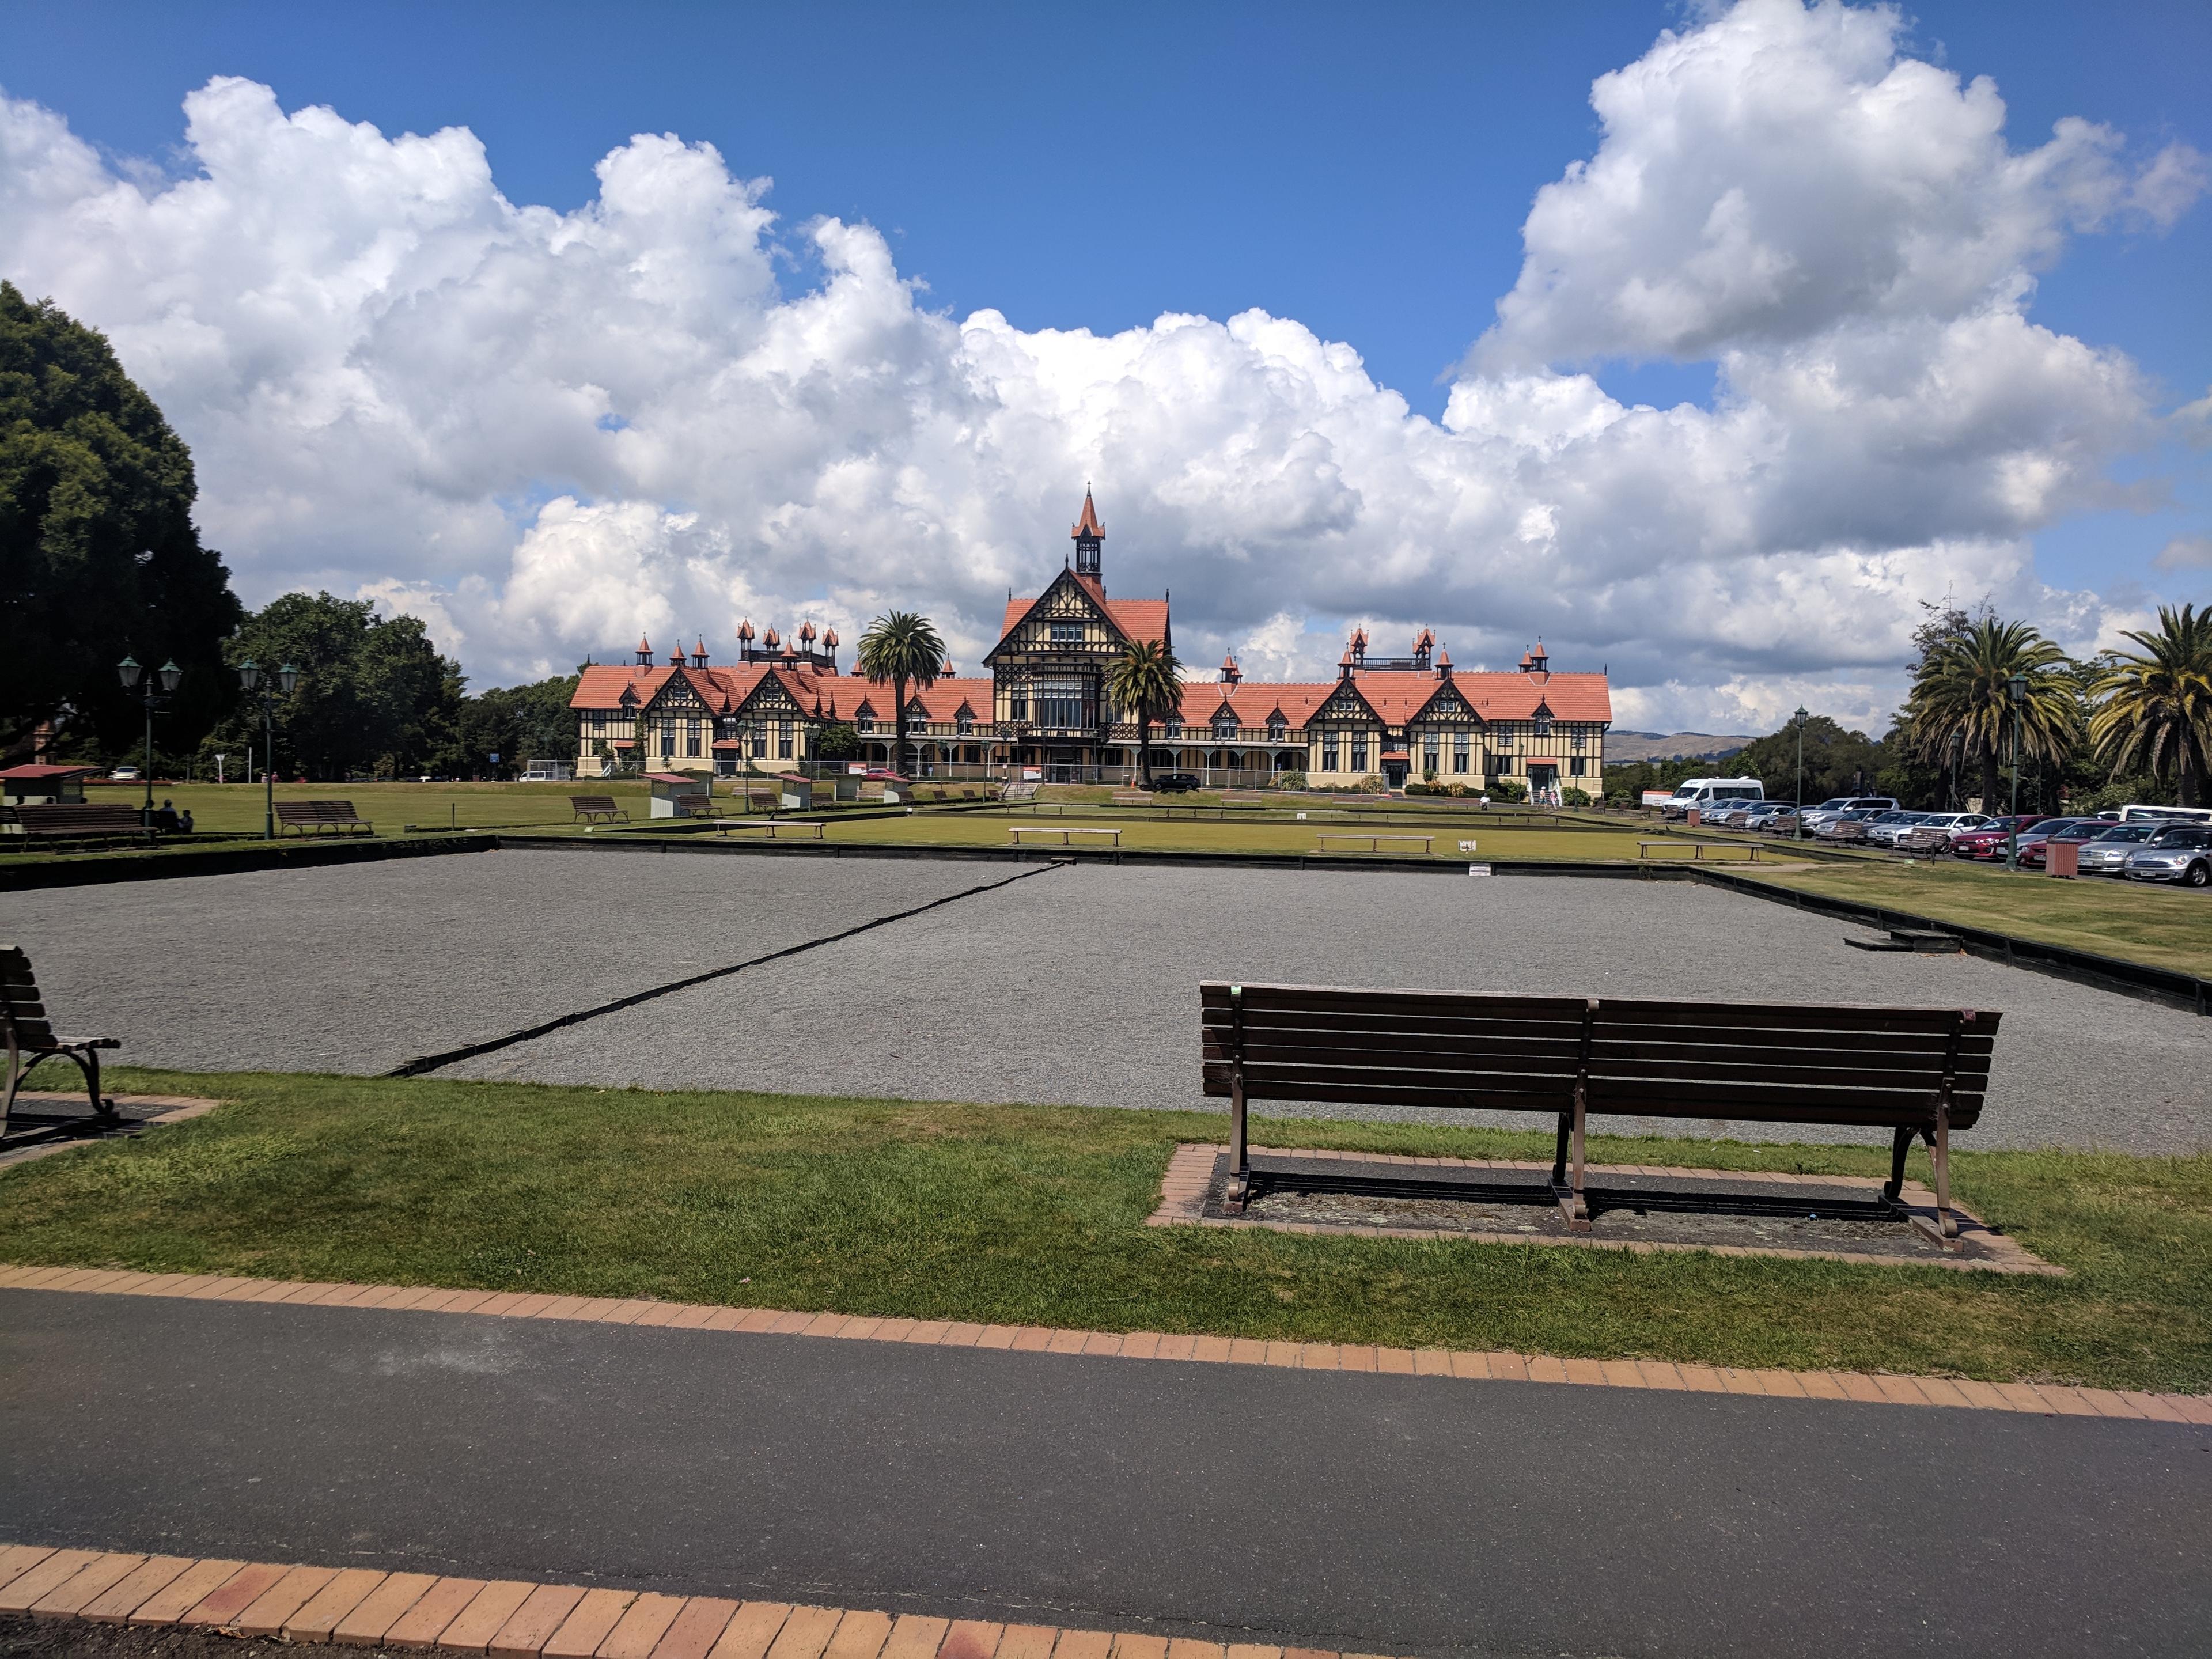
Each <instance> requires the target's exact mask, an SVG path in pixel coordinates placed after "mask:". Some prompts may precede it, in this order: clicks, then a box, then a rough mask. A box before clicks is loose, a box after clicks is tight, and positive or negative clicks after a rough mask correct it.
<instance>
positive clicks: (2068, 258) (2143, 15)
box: [0, 0, 2212, 597]
mask: <svg viewBox="0 0 2212 1659" xmlns="http://www.w3.org/2000/svg"><path fill="white" fill-rule="evenodd" d="M1701 15H1702V14H1699V13H1698V12H1694V11H1691V10H1687V9H1684V8H1680V7H1677V6H1669V5H1650V4H1595V3H1587V4H1576V5H1571V6H1559V7H1514V6H1506V5H1488V4H1485V5H1474V4H1460V5H1401V6H1384V7H1368V8H1347V7H1343V6H1304V5H1264V6H1261V5H1251V6H1243V5H1231V4H1216V5H1209V6H1204V7H1191V6H1188V5H1177V6H1164V5H1143V4H1135V5H1129V4H1125V5H1117V6H1114V7H1091V8H1079V7H1074V6H1058V5H1053V6H1046V5H1037V6H1012V5H995V6H937V7H910V6H859V5H838V4H824V5H811V6H807V7H804V8H797V7H794V8H787V9H770V8H766V7H757V6H748V7H736V6H705V5H684V6H672V5H659V6H656V5H638V4H633V5H628V6H624V7H621V8H608V7H605V6H604V5H593V6H580V5H566V4H542V3H541V4H533V5H531V6H527V7H518V6H499V5H488V4H479V5H474V6H470V7H465V8H455V7H449V6H428V5H421V6H416V5H361V6H353V7H347V8H336V7H313V8H303V7H300V6H297V5H251V4H233V5H222V4H203V5H196V6H192V7H186V8H178V7H173V6H167V5H164V6H153V5H128V4H123V5H116V4H111V5H97V6H91V5H88V6H79V7H69V8H64V7H57V6H29V5H18V6H14V7H11V8H10V9H9V14H8V27H7V30H6V38H5V40H4V44H0V88H4V90H5V91H6V93H8V94H10V95H12V96H14V97H15V98H18V99H27V100H35V101H36V102H37V103H39V104H41V105H43V106H46V107H47V108H49V109H51V110H52V111H54V112H58V114H60V115H61V116H63V117H64V118H66V120H67V121H68V123H69V125H70V130H71V131H73V132H74V133H76V135H77V136H79V137H82V138H85V139H88V140H89V141H91V142H92V143H94V144H96V145H97V146H99V147H100V149H102V150H103V151H104V152H106V153H107V154H108V155H110V156H111V157H112V158H113V159H114V161H115V163H116V165H117V166H118V167H124V166H125V158H152V159H153V160H155V161H157V162H161V163H162V164H164V165H167V166H168V167H173V168H175V169H179V170H180V171H186V172H189V171H190V170H191V169H192V168H193V167H195V166H196V165H197V162H196V161H195V160H194V158H192V157H191V155H189V154H187V153H185V152H184V151H183V150H181V149H180V148H179V146H180V143H181V140H182V137H183V135H184V130H185V128H184V118H183V115H182V113H181V112H180V110H179V102H180V100H182V98H183V97H184V96H185V94H187V93H188V92H190V91H191V89H193V88H197V87H199V86H200V85H202V84H203V83H204V82H206V81H207V80H208V79H209V78H210V76H217V75H224V76H243V77H246V78H248V79H250V80H252V81H257V82H263V83H265V84H266V85H268V86H269V87H270V88H272V89H273V90H274V92H275V94H276V97H277V99H278V100H281V103H282V106H283V109H284V110H286V111H294V110H297V109H299V108H301V106H308V105H316V104H326V105H329V106H331V107H332V108H334V109H335V110H336V111H337V112H338V113H339V114H340V115H342V116H343V118H345V119H346V120H348V121H352V122H366V123H369V124H372V125H374V127H376V128H378V129H380V131H382V132H383V133H385V134H386V135H392V136H396V135H398V134H399V133H402V132H407V131H412V132H420V133H428V132H430V131H435V130H437V129H441V128H444V127H448V126H455V125H459V126H465V127H466V128H467V129H468V130H469V131H471V132H472V133H473V134H474V135H475V136H476V137H477V138H478V139H480V140H481V141H482V143H483V146H484V148H485V150H486V152H487V154H488V155H489V162H490V167H491V170H492V173H493V176H494V178H495V180H496V184H497V186H498V188H499V190H500V191H501V192H502V193H503V194H504V195H505V196H506V197H507V199H509V200H510V201H513V202H515V203H519V204H545V205H547V206H550V207H551V208H554V209H556V210H561V211H563V212H568V211H573V210H577V209H579V208H580V207H583V206H585V205H586V204H589V203H590V202H591V201H592V199H593V197H595V195H596V193H597V191H598V188H599V186H598V182H597V180H596V179H594V177H593V173H592V168H593V167H594V165H595V164H596V163H597V162H598V161H599V160H600V158H601V157H603V156H605V155H607V154H608V152H609V151H610V150H611V149H615V148H616V147H617V146H619V145H621V144H623V143H624V141H625V140H627V139H628V138H629V137H630V135H632V134H633V133H659V132H670V133H674V134H677V135H678V136H680V137H682V138H683V139H684V140H686V141H693V142H696V141H702V140H703V141H706V142H708V143H712V144H714V146H715V147H716V148H717V149H719V150H720V152H721V155H722V156H723V157H724V159H725V160H726V162H727V164H728V166H729V167H730V169H731V170H732V172H733V173H736V174H737V175H738V176H739V177H741V178H751V177H757V176H762V175H767V176H769V177H771V178H772V179H774V181H775V183H774V188H773V190H772V191H771V192H770V193H769V196H768V197H766V199H765V205H766V206H767V207H768V208H769V209H770V210H772V211H774V212H775V214H776V215H777V216H778V217H779V221H780V224H779V227H778V231H777V240H778V246H779V252H778V258H779V259H780V261H781V264H779V267H778V272H777V274H778V280H779V282H780V283H781V286H782V287H783V288H784V289H785V290H786V291H787V293H801V292H805V291H806V290H808V289H810V288H811V287H812V286H813V285H815V284H816V283H818V282H819V280H820V279H821V276H822V271H821V270H820V268H819V266H818V265H817V263H816V259H815V255H814V251H813V250H812V249H811V247H810V246H809V245H808V244H807V243H806V242H805V239H804V238H803V237H800V236H799V235H797V234H795V232H796V231H797V229H798V228H799V227H801V226H803V225H804V224H805V223H806V222H808V221H809V220H811V219H812V218H813V217H814V216H817V215H830V216H837V217H839V218H842V219H845V220H848V221H863V222H866V223H867V224H870V225H872V226H874V227H875V228H878V230H880V231H881V232H882V233H883V234H884V237H885V238H886V239H887V240H888V243H889V246H890V252H891V255H892V257H893V258H894V259H895V260H896V266H897V269H898V271H899V273H900V274H901V275H902V276H908V277H915V278H920V279H921V281H923V282H925V283H927V293H926V295H924V296H923V298H922V304H923V305H924V306H925V307H931V308H936V309H940V310H943V311H945V312H947V313H950V314H951V316H952V317H953V318H955V319H961V318H965V317H966V316H968V315H969V313H972V312H974V311H975V310H977V309H978V308H981V307H994V308H996V309H997V310H998V311H1000V312H1001V313H1005V315H1006V318H1007V319H1008V320H1009V321H1010V322H1011V323H1012V325H1013V326H1014V327H1015V328H1017V329H1019V330H1024V331H1034V330H1038V329H1073V328H1087V329H1090V330H1091V331H1095V332H1098V333H1106V332H1109V331H1120V330H1123V329H1128V328H1132V327H1136V326H1139V325H1145V324H1148V323H1150V322H1151V321H1152V319H1154V318H1155V317H1157V316H1158V315H1159V314H1160V313H1164V312H1194V313H1204V314H1205V315H1206V316H1208V317H1211V318H1212V319H1217V320H1219V319H1226V318H1229V317H1231V316H1232V315H1234V314H1236V313H1239V312H1242V311H1244V310H1245V309H1247V308H1249V307H1261V308H1264V309H1266V310H1267V311H1268V312H1271V313H1273V314H1275V315H1277V316H1279V317H1284V318H1291V319H1297V321H1298V322H1299V323H1301V324H1303V325H1304V326H1305V327H1306V328H1308V329H1310V330H1311V331H1313V332H1314V333H1315V334H1316V335H1318V336H1319V337H1321V338H1322V339H1323V340H1340V341H1344V342H1346V343H1349V344H1351V345H1352V347H1353V348H1354V349H1356V350H1357V351H1358V352H1359V353H1360V354H1361V356H1362V357H1363V358H1364V362H1365V364H1366V366H1367V368H1368V371H1369V373H1370V374H1372V375H1373V376H1374V377H1375V379H1376V380H1378V381H1379V382H1381V383H1382V384H1383V385H1385V386H1389V387H1392V388H1395V390H1396V391H1398V392H1401V394H1402V395H1403V396H1404V397H1405V398H1406V399H1407V402H1408V403H1409V404H1410V405H1411V406H1412V409H1413V411H1414V412H1415V413H1416V414H1419V415H1423V416H1429V417H1431V418H1437V417H1439V416H1441V415H1442V414H1443V410H1444V408H1445V404H1446V398H1447V396H1448V393H1449V385H1448V383H1447V378H1446V377H1447V376H1448V375H1449V372H1450V371H1451V370H1452V368H1453V367H1454V365H1455V364H1456V363H1457V362H1459V361H1460V360H1461V359H1462V356H1463V355H1464V354H1465V353H1466V352H1467V351H1468V348H1469V346H1470V345H1471V343H1473V342H1474V340H1475V339H1476V337H1478V336H1479V335H1480V334H1481V333H1482V332H1483V331H1484V330H1485V328H1486V327H1487V326H1488V325H1490V324H1491V323H1492V320H1493V315H1494V313H1493V305H1494V302H1495V301H1497V300H1498V297H1499V296H1500V295H1504V294H1505V293H1506V292H1507V291H1508V290H1509V289H1511V288H1512V287H1513V285H1514V282H1515V278H1516V275H1517V274H1518V273H1519V271H1520V270H1521V268H1522V258H1523V249H1522V240H1521V235H1520V231H1521V226H1522V220H1523V218H1524V217H1525V216H1526V215H1527V214H1528V210H1529V205H1530V203H1531V200H1532V198H1533V197H1534V195H1535V193H1536V191H1538V190H1539V189H1540V187H1541V186H1543V185H1546V184H1547V183H1550V182H1552V181H1553V180H1556V179H1559V178H1560V176H1561V173H1562V171H1563V169H1565V168H1566V167H1568V166H1569V164H1571V163H1572V162H1574V161H1577V160H1579V159H1583V158H1587V157H1589V156H1590V155H1593V153H1594V152H1595V150H1596V149H1597V146H1598V143H1599V139H1600V136H1601V135H1600V130H1599V125H1598V122H1597V119H1596V117H1595V115H1594V114H1593V112H1592V110H1591V107H1590V105H1589V94H1590V86H1591V82H1592V81H1593V80H1594V79H1595V77H1596V76H1600V75H1602V74H1604V73H1606V72H1607V71H1608V70H1616V69H1619V68H1620V67H1621V66H1623V65H1626V64H1631V63H1632V62H1634V61H1635V60H1637V59H1638V58H1639V57H1640V56H1641V55H1642V54H1644V52H1646V51H1647V49H1649V48H1650V46H1652V43H1653V40H1654V39H1655V37H1656V35H1657V34H1658V33H1659V32H1660V31H1661V30H1662V28H1667V27H1676V28H1683V27H1693V26H1694V25H1696V24H1697V22H1698V21H1699V19H1700V16H1701ZM1907 15H1908V17H1909V20H1910V22H1909V27H1908V28H1907V30H1906V31H1905V34H1904V36H1903V40H1902V44H1903V46H1904V48H1905V51H1906V52H1908V53H1909V54H1911V55H1912V56H1916V57H1919V58H1925V59H1928V60H1929V61H1932V62H1934V63H1936V64H1940V65H1942V66H1943V67H1946V68H1948V69H1950V70H1955V71H1957V72H1959V73H1960V75H1962V76H1976V75H1988V76H1992V77H1994V78H1995V80H1996V82H1997V83H1998V88H1999V90H2000V91H2001V93H2002V96H2003V98H2004V100H2005V101H2006V104H2007V106H2008V122H2007V125H2006V129H2005V131H2006V138H2007V141H2008V143H2009V144H2010V145H2011V147H2012V148H2013V149H2015V151H2018V150H2023V149H2031V148H2033V147H2034V146H2036V145H2038V144H2039V143H2043V142H2044V141H2045V139H2046V138H2047V137H2049V135H2050V133H2051V126H2052V123H2053V122H2055V121H2057V120H2058V119H2059V118H2062V117H2081V118H2087V119H2089V120H2092V121H2098V122H2103V123H2107V124H2109V125H2112V126H2114V127H2116V128H2118V129H2119V130H2120V131H2124V133H2125V134H2126V135H2127V137H2128V141H2129V151H2130V155H2138V156H2139V155H2148V153H2149V152H2150V151H2152V150H2154V149H2157V148H2159V147H2160V146H2161V145H2163V144H2165V143H2168V142H2171V141H2174V140H2181V141H2185V142H2186V143H2192V144H2194V145H2195V146H2196V147H2197V148H2198V149H2203V150H2208V151H2212V98H2208V97H2207V95H2206V92H2205V80H2204V74H2205V69H2204V66H2205V64H2207V63H2208V62H2212V6H2206V5H2203V4H2202V3H2195V4H2182V3H2156V0H2131V3H2129V4H2126V5H2124V6H2118V7H2112V6H2092V5H2087V4H2070V5H2069V4H2055V3H2047V0H2031V3H2022V0H2008V3H2002V4H1997V3H1984V4H1928V5H1922V6H1918V7H1915V8H1912V9H1910V11H1909V12H1908V14H1907ZM0 257H4V256H0ZM2207 270H2212V212H2208V211H2207V210H2205V208H2204V207H2203V205H2202V204H2200V205H2199V206H2197V208H2196V209H2194V210H2191V211H2190V212H2188V213H2186V214H2185V215H2183V216H2181V217H2180V219H2179V222H2177V223H2175V224H2174V225H2173V226H2172V228H2169V229H2166V230H2164V231H2163V232H2157V231H2153V230H2150V229H2147V228H2140V227H2137V228H2125V227H2120V228H2112V229H2109V230H2107V231H2106V232H2104V233H2103V234H2095V235H2090V236H2083V237H2077V238H2075V239H2074V240H2072V241H2071V242H2070V243H2069V246H2067V247H2066V249H2065V251H2064V253H2063V258H2059V259H2058V260H2057V263H2056V264H2054V265H2052V266H2051V267H2050V268H2049V269H2047V270H2042V271H2040V272H2039V278H2038V280H2039V284H2040V286H2039V292H2038V293H2037V295H2036V297H2035V299H2034V301H2033V304H2032V306H2031V307H2029V311H2028V315H2029V316H2030V318H2031V319H2033V322H2035V323H2037V324H2039V325H2043V326H2044V327H2045V328H2048V329H2051V330H2054V331H2057V332H2060V333H2063V334H2068V335H2073V336H2076V337H2079V338H2080V339H2081V340H2082V341H2084V342H2086V343H2088V344H2089V345H2091V346H2097V347H2112V348H2117V349H2120V350H2122V351H2124V352H2126V353H2127V354H2128V355H2129V356H2130V357H2132V358H2133V359H2134V360H2135V362H2136V363H2137V364H2138V365H2140V366H2141V368H2142V369H2143V370H2144V371H2146V372H2147V373H2148V374H2149V375H2150V376H2152V377H2153V378H2154V389H2153V401H2154V403H2155V404H2157V406H2159V407H2160V408H2161V409H2171V408H2172V407H2173V406H2174V405H2176V404H2181V403H2185V402H2187V401H2189V400H2191V399H2193V398H2202V397H2203V396H2204V395H2205V394H2206V392H2207V390H2208V388H2212V303H2208V295H2212V283H2208V282H2207V280H2206V277H2205V273H2206V271H2207ZM1596 367H1597V373H1598V376H1599V379H1600V380H1601V382H1602V384H1603V385H1604V386H1605V387H1606V388H1607V390H1608V391H1609V392H1613V394H1614V395H1615V396H1617V397H1619V398H1622V399H1623V400H1625V401H1630V402H1634V401H1650V402H1655V403H1657V404H1661V405H1662V406H1665V405H1667V404H1672V403H1674V402H1676V401H1677V400H1680V399H1690V400H1693V401H1705V400H1707V399H1708V398H1709V397H1710V394H1711V387H1712V385H1713V371H1712V368H1711V365H1710V364H1705V363H1698V362H1690V363H1675V362H1664V361H1658V362H1628V361H1622V360H1619V359H1613V360H1606V361H1602V362H1600V363H1599V364H1598V365H1597V366H1596ZM2113 467H2114V471H2116V473H2117V474H2118V476H2120V477H2123V478H2126V479H2130V480H2133V481H2136V482H2137V483H2139V484H2140V485H2141V492H2142V493H2141V499H2142V500H2143V501H2149V502H2152V503H2154V507H2153V510H2150V511H2148V512H2138V511H2125V512H2121V511H2103V512H2093V513H2083V512H2075V513H2069V514H2067V515H2064V516H2063V517H2061V518H2059V519H2058V520H2057V521H2056V522H2052V523H2048V524H2045V525H2044V526H2040V527H2039V528H2038V529H2037V531H2036V532H2035V542H2036V546H2037V549H2038V553H2039V570H2040V574H2041V576H2042V578H2043V580H2045V581H2047V582H2056V583H2059V584H2062V585H2069V586H2099V587H2101V588H2106V589H2110V590H2112V591H2113V592H2124V591H2136V590H2140V591H2141V592H2144V593H2157V594H2167V595H2172V596H2181V595H2183V594H2185V593H2186V594H2188V596H2190V597H2197V593H2196V592H2191V588H2192V586H2193V587H2194V589H2196V590H2202V589H2203V587H2204V586H2205V580H2206V575H2207V573H2206V572H2205V571H2204V570H2203V569H2184V570H2181V571H2178V572H2157V571H2154V570H2152V569H2151V568H2150V567H2149V560H2150V558H2151V556H2153V555H2154V554H2155V553H2156V552H2157V551H2158V550H2159V549H2160V548H2161V547H2163V546H2165V545H2166V544H2167V543H2168V542H2169V541H2171V540H2172V539H2173V538H2177V537H2190V536H2205V535H2212V484H2208V482H2207V471H2206V466H2205V463H2204V457H2203V453H2201V452H2200V453H2194V454H2192V453H2190V452H2189V451H2187V450H2186V449H2185V448H2184V447H2182V446H2180V445H2179V444H2178V443H2175V442H2173V441H2161V442H2159V443H2157V444H2155V445H2154V446H2153V447H2150V448H2149V449H2148V450H2146V451H2143V452H2142V453H2136V454H2133V455H2130V456H2127V457H2124V458H2121V459H2118V461H2116V462H2115V463H2114V464H2113ZM2161 496H2166V497H2167V498H2168V499H2166V501H2163V503H2160V502H2159V498H2160V497H2161ZM2130 584H2134V585H2135V588H2134V589H2130V587H2129V585H2130Z"/></svg>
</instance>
